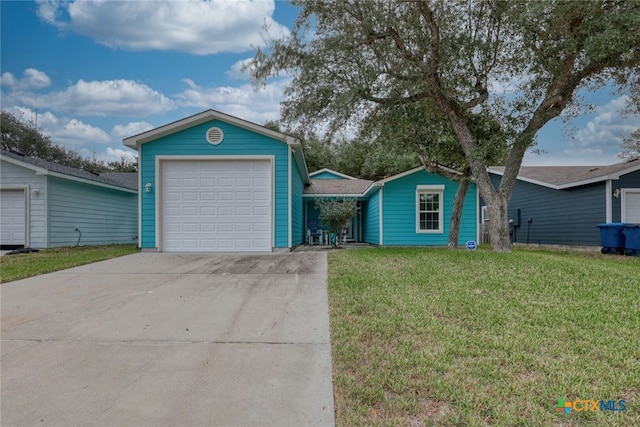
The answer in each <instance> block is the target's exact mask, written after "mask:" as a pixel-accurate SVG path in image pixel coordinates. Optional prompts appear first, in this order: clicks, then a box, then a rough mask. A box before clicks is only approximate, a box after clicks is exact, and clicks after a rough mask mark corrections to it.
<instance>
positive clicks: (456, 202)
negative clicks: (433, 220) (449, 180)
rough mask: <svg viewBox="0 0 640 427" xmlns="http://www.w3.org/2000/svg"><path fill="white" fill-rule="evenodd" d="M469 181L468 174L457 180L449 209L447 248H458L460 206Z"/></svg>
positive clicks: (465, 194)
mask: <svg viewBox="0 0 640 427" xmlns="http://www.w3.org/2000/svg"><path fill="white" fill-rule="evenodd" d="M469 181H470V178H469V177H468V176H465V177H463V178H462V179H460V181H458V191H456V196H455V198H454V199H453V210H452V211H451V228H450V229H449V243H448V244H447V247H448V248H449V249H457V248H458V239H459V238H460V222H461V219H462V207H463V206H464V199H465V197H466V196H467V192H468V191H469Z"/></svg>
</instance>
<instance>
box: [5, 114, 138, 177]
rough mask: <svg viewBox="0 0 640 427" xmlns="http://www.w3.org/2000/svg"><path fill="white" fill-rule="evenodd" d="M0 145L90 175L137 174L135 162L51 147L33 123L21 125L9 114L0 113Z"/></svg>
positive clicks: (47, 138)
mask: <svg viewBox="0 0 640 427" xmlns="http://www.w3.org/2000/svg"><path fill="white" fill-rule="evenodd" d="M0 124H1V125H0V146H1V147H2V149H4V150H8V151H17V152H19V153H22V154H24V155H25V156H29V157H35V158H38V159H41V160H47V161H50V162H54V163H58V164H60V165H63V166H69V167H73V168H76V169H84V170H88V171H92V172H136V171H137V164H136V162H131V161H128V160H127V159H124V158H121V159H120V160H119V161H111V162H105V161H101V160H97V159H90V158H85V157H82V156H81V155H80V154H78V153H76V152H75V151H73V150H68V149H66V148H64V147H62V146H60V145H57V144H54V143H53V142H52V141H51V138H50V137H49V136H47V135H45V134H43V133H42V132H41V131H40V130H39V129H38V128H36V126H35V125H34V124H33V123H24V122H22V121H21V120H19V119H18V118H17V117H16V116H15V115H13V114H11V113H10V112H8V111H5V110H1V111H0Z"/></svg>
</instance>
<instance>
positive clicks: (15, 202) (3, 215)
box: [0, 190, 26, 245]
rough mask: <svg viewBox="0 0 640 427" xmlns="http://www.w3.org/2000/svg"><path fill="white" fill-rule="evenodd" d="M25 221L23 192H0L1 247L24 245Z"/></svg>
mask: <svg viewBox="0 0 640 427" xmlns="http://www.w3.org/2000/svg"><path fill="white" fill-rule="evenodd" d="M25 221H26V208H25V201H24V191H23V190H2V191H0V243H1V244H3V245H24V244H25V227H26V222H25Z"/></svg>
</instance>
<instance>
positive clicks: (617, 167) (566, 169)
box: [489, 158, 640, 187]
mask: <svg viewBox="0 0 640 427" xmlns="http://www.w3.org/2000/svg"><path fill="white" fill-rule="evenodd" d="M635 169H640V158H636V159H631V160H627V161H625V162H620V163H615V164H613V165H607V166H522V167H520V172H519V173H518V178H521V179H522V178H524V179H528V180H532V181H537V182H540V183H546V184H550V185H552V186H557V187H572V186H574V185H579V184H580V183H584V182H598V181H603V180H606V179H608V178H607V177H609V176H610V175H616V174H619V173H620V172H625V171H627V170H629V172H632V171H633V170H635ZM489 172H494V173H497V174H499V175H502V174H503V173H504V166H491V167H490V168H489ZM625 173H628V172H625Z"/></svg>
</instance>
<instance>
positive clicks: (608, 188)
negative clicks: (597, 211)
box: [604, 179, 613, 223]
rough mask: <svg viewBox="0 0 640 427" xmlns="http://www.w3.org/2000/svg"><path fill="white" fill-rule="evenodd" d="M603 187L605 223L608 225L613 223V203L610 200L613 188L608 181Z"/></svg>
mask: <svg viewBox="0 0 640 427" xmlns="http://www.w3.org/2000/svg"><path fill="white" fill-rule="evenodd" d="M604 187H605V195H604V199H605V206H606V214H605V216H606V218H605V222H607V223H609V222H613V201H612V200H611V198H612V197H613V195H612V192H613V189H612V187H613V186H612V185H611V180H610V179H608V180H607V182H606V184H605V186H604Z"/></svg>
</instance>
